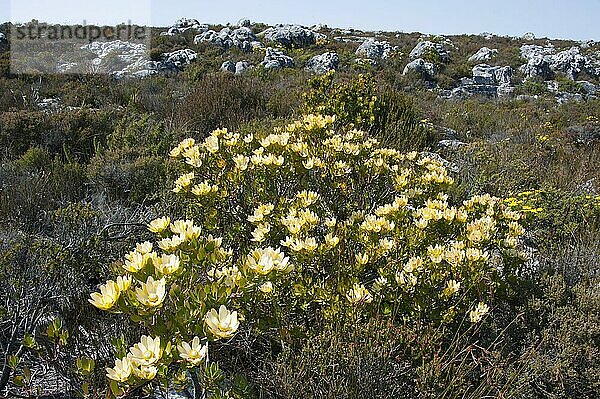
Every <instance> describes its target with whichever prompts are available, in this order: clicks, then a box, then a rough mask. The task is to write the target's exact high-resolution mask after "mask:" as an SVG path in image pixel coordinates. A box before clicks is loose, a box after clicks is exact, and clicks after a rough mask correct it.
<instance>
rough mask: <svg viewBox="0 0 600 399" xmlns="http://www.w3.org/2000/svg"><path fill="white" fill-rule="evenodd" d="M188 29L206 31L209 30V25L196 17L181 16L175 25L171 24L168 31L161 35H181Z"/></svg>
mask: <svg viewBox="0 0 600 399" xmlns="http://www.w3.org/2000/svg"><path fill="white" fill-rule="evenodd" d="M188 30H195V31H196V32H205V31H207V30H208V25H207V24H201V23H200V22H198V20H196V19H190V18H181V19H180V20H178V21H177V22H175V23H174V24H173V25H171V26H170V27H169V29H168V30H167V31H166V32H162V33H161V36H174V35H181V34H183V33H185V32H187V31H188Z"/></svg>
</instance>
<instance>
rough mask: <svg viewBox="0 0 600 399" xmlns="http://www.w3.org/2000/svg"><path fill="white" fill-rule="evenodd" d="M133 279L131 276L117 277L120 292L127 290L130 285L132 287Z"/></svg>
mask: <svg viewBox="0 0 600 399" xmlns="http://www.w3.org/2000/svg"><path fill="white" fill-rule="evenodd" d="M132 282H133V279H132V278H131V276H119V277H117V287H118V288H119V292H123V291H127V290H128V289H129V287H131V283H132Z"/></svg>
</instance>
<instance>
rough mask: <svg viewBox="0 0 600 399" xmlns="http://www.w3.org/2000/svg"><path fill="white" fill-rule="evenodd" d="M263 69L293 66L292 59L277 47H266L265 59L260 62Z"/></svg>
mask: <svg viewBox="0 0 600 399" xmlns="http://www.w3.org/2000/svg"><path fill="white" fill-rule="evenodd" d="M260 65H262V66H263V67H264V68H265V69H282V68H293V67H294V59H293V58H292V57H289V56H287V55H285V54H284V53H283V51H281V50H279V49H275V48H273V47H267V50H266V52H265V59H264V60H263V61H262V62H261V63H260Z"/></svg>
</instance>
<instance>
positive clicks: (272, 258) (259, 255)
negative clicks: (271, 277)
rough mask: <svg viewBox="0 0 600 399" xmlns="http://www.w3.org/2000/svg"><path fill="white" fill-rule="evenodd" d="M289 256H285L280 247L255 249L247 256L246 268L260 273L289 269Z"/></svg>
mask: <svg viewBox="0 0 600 399" xmlns="http://www.w3.org/2000/svg"><path fill="white" fill-rule="evenodd" d="M289 261H290V258H288V257H286V256H285V254H284V253H283V252H281V250H280V249H276V250H275V249H273V248H271V247H268V248H265V249H255V250H254V251H252V252H251V253H250V254H249V255H248V257H247V261H246V264H247V266H248V268H250V269H251V270H253V271H254V272H256V273H257V274H260V275H266V274H269V273H270V272H272V271H273V270H277V271H283V272H287V271H290V270H291V264H290V263H289Z"/></svg>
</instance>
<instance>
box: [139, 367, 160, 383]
mask: <svg viewBox="0 0 600 399" xmlns="http://www.w3.org/2000/svg"><path fill="white" fill-rule="evenodd" d="M157 372H158V369H157V368H156V367H154V366H134V367H133V374H135V376H136V377H138V378H140V379H142V380H146V381H151V380H153V379H154V377H156V373H157Z"/></svg>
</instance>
